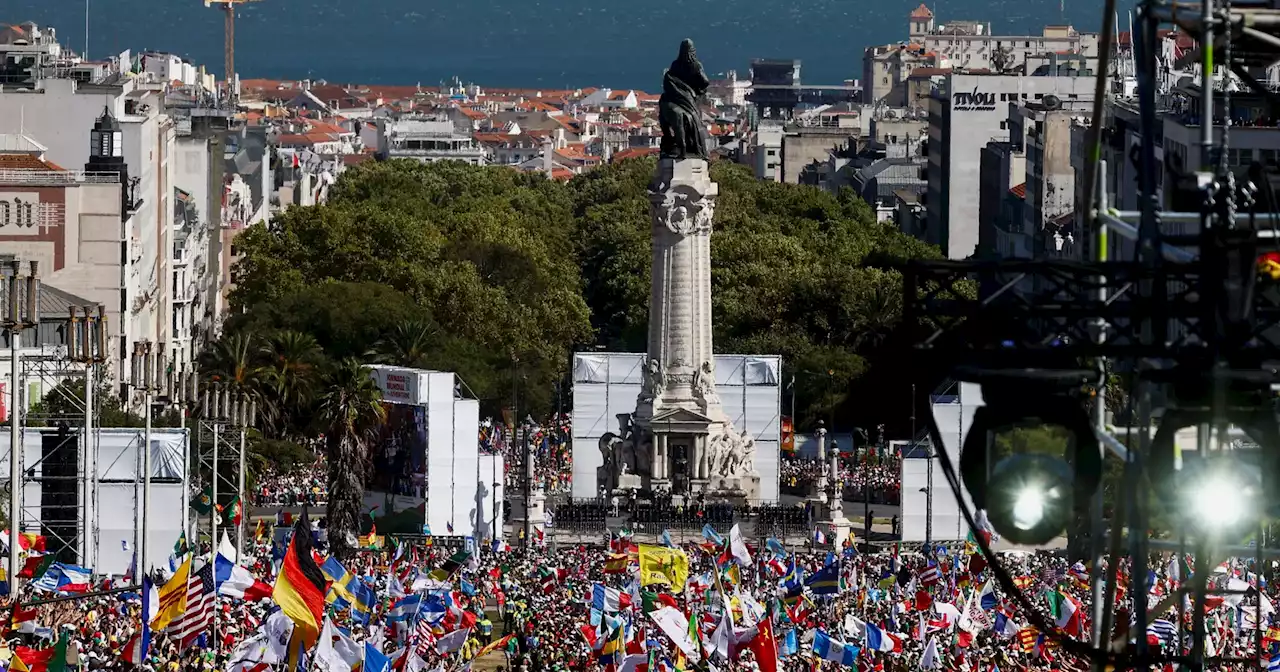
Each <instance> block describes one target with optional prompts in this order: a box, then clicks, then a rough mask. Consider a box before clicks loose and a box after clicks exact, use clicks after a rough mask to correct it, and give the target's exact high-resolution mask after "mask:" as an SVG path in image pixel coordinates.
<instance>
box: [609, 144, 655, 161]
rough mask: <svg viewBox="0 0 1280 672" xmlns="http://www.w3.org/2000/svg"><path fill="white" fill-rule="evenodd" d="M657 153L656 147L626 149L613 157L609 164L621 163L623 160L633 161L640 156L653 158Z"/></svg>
mask: <svg viewBox="0 0 1280 672" xmlns="http://www.w3.org/2000/svg"><path fill="white" fill-rule="evenodd" d="M657 153H658V148H656V147H628V148H626V149H624V150H622V151H621V152H618V153H616V154H614V155H613V158H611V159H610V162H615V161H623V160H625V159H634V158H637V157H641V156H655V155H657Z"/></svg>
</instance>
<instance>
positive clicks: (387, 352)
mask: <svg viewBox="0 0 1280 672" xmlns="http://www.w3.org/2000/svg"><path fill="white" fill-rule="evenodd" d="M438 332H439V327H437V326H436V325H435V324H434V323H432V322H431V321H430V320H422V319H413V320H408V321H407V322H402V323H400V324H397V325H396V327H395V328H394V329H392V330H391V333H389V334H387V335H385V336H383V337H382V338H381V339H379V340H378V343H377V345H375V346H374V351H373V353H371V354H373V356H374V357H375V358H377V360H378V361H379V362H381V363H383V364H391V365H393V366H403V367H407V368H410V369H425V368H430V367H429V366H428V365H427V360H428V358H429V357H430V354H431V351H432V349H433V347H435V346H438V343H437V342H436V341H437V338H436V336H437V333H438Z"/></svg>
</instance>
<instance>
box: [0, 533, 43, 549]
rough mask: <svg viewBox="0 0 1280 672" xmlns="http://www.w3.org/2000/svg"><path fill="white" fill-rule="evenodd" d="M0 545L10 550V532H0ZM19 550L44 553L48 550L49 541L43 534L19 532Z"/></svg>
mask: <svg viewBox="0 0 1280 672" xmlns="http://www.w3.org/2000/svg"><path fill="white" fill-rule="evenodd" d="M0 544H3V545H4V547H5V548H6V549H7V548H9V530H5V531H3V532H0ZM18 548H20V549H22V550H24V551H26V552H28V553H31V552H33V551H34V552H36V553H44V552H45V550H46V548H47V539H46V538H45V536H44V535H43V534H37V533H35V532H19V533H18Z"/></svg>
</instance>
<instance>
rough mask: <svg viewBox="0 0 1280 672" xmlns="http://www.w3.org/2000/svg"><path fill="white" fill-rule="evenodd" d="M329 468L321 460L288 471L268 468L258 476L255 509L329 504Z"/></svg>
mask: <svg viewBox="0 0 1280 672" xmlns="http://www.w3.org/2000/svg"><path fill="white" fill-rule="evenodd" d="M327 470H328V466H327V462H326V461H325V459H324V457H323V456H321V457H319V458H317V459H316V460H315V461H314V462H309V463H307V464H303V465H298V466H296V467H295V468H293V469H290V470H288V471H281V470H279V469H268V470H266V471H265V472H264V473H262V474H261V475H260V476H259V477H258V483H257V487H256V488H255V489H254V491H253V495H252V501H251V502H250V503H251V504H253V505H254V506H260V507H281V506H289V507H294V506H304V505H305V506H323V505H324V504H326V503H327V502H328V501H329V493H328V488H329V483H328V474H327Z"/></svg>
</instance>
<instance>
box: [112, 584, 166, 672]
mask: <svg viewBox="0 0 1280 672" xmlns="http://www.w3.org/2000/svg"><path fill="white" fill-rule="evenodd" d="M159 603H160V599H159V593H158V591H156V587H155V584H153V583H152V582H151V577H149V576H144V577H142V618H141V619H140V620H139V623H140V624H141V625H140V627H139V628H138V631H137V632H135V633H133V637H130V638H129V642H128V643H127V644H125V647H124V651H122V652H121V653H120V658H121V660H123V661H124V662H126V663H129V664H131V665H142V664H143V663H144V662H146V660H147V655H148V654H149V653H150V651H151V616H152V614H153V613H154V611H155V608H156V606H158V605H159Z"/></svg>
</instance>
